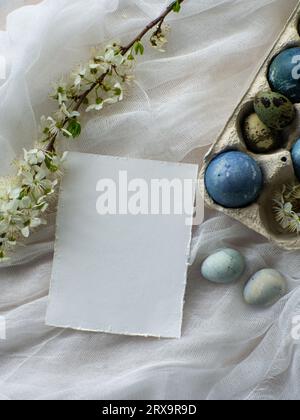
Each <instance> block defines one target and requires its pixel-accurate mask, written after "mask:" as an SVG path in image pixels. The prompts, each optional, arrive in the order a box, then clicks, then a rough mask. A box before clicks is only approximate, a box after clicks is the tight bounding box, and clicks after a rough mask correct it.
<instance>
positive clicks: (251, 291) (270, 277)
mask: <svg viewBox="0 0 300 420" xmlns="http://www.w3.org/2000/svg"><path fill="white" fill-rule="evenodd" d="M286 291H287V283H286V280H285V278H284V277H283V275H282V274H281V273H279V272H278V271H276V270H272V269H264V270H260V271H258V272H257V273H256V274H254V276H253V277H251V279H250V280H249V281H248V283H247V284H246V286H245V289H244V299H245V301H246V303H248V304H249V305H256V306H264V307H267V306H271V305H273V304H274V303H276V302H277V301H278V300H279V299H280V298H281V297H283V296H284V295H285V294H286Z"/></svg>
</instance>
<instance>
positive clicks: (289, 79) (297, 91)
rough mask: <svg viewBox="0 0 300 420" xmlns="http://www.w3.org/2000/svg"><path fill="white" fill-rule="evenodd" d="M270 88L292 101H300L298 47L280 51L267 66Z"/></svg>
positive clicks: (299, 57)
mask: <svg viewBox="0 0 300 420" xmlns="http://www.w3.org/2000/svg"><path fill="white" fill-rule="evenodd" d="M269 82H270V85H271V87H272V89H273V90H274V91H276V92H279V93H281V94H282V95H285V96H286V97H287V98H288V99H290V100H291V101H292V102H294V103H298V102H300V48H298V47H297V48H289V49H287V50H284V51H282V52H281V53H280V54H279V55H278V56H277V57H275V58H274V60H273V61H272V63H271V65H270V68H269Z"/></svg>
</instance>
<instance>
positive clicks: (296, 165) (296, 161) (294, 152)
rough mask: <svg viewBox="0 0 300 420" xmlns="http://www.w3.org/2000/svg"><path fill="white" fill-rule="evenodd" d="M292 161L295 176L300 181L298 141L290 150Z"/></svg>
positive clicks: (299, 145) (299, 149)
mask: <svg viewBox="0 0 300 420" xmlns="http://www.w3.org/2000/svg"><path fill="white" fill-rule="evenodd" d="M292 161H293V164H294V169H295V173H296V176H297V178H298V179H299V180H300V139H299V140H297V141H296V143H295V144H294V147H293V149H292Z"/></svg>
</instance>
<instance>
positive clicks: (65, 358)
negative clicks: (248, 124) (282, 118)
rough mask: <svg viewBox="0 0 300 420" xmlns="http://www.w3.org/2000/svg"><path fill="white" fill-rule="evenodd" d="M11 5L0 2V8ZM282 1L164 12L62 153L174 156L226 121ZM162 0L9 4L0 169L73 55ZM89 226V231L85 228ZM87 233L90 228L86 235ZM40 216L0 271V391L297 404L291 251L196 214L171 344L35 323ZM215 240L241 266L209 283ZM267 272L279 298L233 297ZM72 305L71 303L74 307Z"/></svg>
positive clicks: (31, 135)
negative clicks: (279, 287)
mask: <svg viewBox="0 0 300 420" xmlns="http://www.w3.org/2000/svg"><path fill="white" fill-rule="evenodd" d="M22 3H24V2H22V1H17V0H16V1H11V0H0V6H1V9H0V10H1V13H2V14H3V13H6V12H8V11H9V9H12V8H13V7H18V6H21V5H22ZM296 3H297V2H296V0H250V1H249V0H187V1H186V4H185V5H184V7H183V10H182V13H181V14H180V15H173V16H172V18H171V19H170V21H171V24H172V28H173V30H172V33H171V35H170V37H169V45H168V51H167V53H165V54H161V53H158V52H156V51H153V50H150V49H149V50H147V53H146V55H145V57H144V58H143V59H142V60H141V61H140V64H139V65H138V68H137V83H136V84H135V85H134V87H133V89H132V90H130V91H128V94H127V98H126V100H125V101H124V102H123V103H121V104H119V105H116V106H114V107H112V108H109V109H106V110H105V111H104V112H103V113H102V115H101V116H98V117H96V116H95V117H92V118H91V119H89V121H87V124H86V127H85V129H84V132H83V135H82V138H81V139H80V141H78V142H74V143H72V144H71V143H66V144H65V147H68V148H71V147H72V149H73V150H78V151H87V152H94V153H101V154H112V155H121V156H133V157H143V158H159V159H165V160H174V161H179V160H181V159H182V158H183V157H184V156H185V155H186V154H187V153H188V152H190V151H191V150H192V149H193V148H195V147H199V146H202V147H203V150H204V149H205V148H206V147H207V145H209V144H210V143H211V142H212V141H213V140H214V138H215V137H216V135H217V134H218V132H219V131H220V129H221V128H222V126H223V125H224V123H225V122H226V119H227V118H228V117H229V115H230V113H231V111H232V110H233V108H234V106H235V104H236V103H237V101H238V99H239V98H240V97H241V96H242V94H243V92H244V91H245V89H246V87H247V85H248V84H249V82H250V81H251V79H252V77H253V76H254V74H255V71H256V70H257V68H258V66H259V63H260V62H261V61H262V59H263V57H264V55H265V54H266V52H267V50H268V48H269V47H270V46H271V44H272V43H273V41H274V39H275V37H276V35H277V34H278V33H279V31H280V30H281V29H282V27H283V25H284V23H285V21H286V19H287V17H288V16H289V14H290V13H291V11H292V10H293V8H294V7H295V6H296ZM166 4H167V2H166V1H163V0H88V1H87V0H44V1H43V2H41V3H40V4H38V5H35V6H26V7H23V8H19V9H17V10H15V11H14V12H13V13H11V14H10V15H9V16H8V21H7V30H6V32H0V55H4V56H5V57H6V60H7V79H6V81H0V151H1V152H0V173H1V174H2V175H3V174H6V173H8V171H10V167H9V163H10V161H11V160H12V159H13V158H14V157H16V156H18V155H20V153H21V150H22V147H24V146H25V147H29V146H30V145H31V144H32V142H33V141H34V139H35V135H36V134H35V133H36V125H37V121H38V119H39V117H40V115H42V114H43V113H46V112H49V111H50V110H51V108H50V105H49V101H48V99H47V94H48V89H49V85H50V82H51V81H52V80H55V79H57V78H60V76H61V75H62V74H64V73H67V72H68V71H69V70H70V69H71V68H72V67H73V66H74V64H77V63H78V61H80V60H81V59H85V58H86V57H88V54H89V47H90V46H92V45H94V44H97V43H102V42H106V41H107V40H111V39H115V38H117V39H120V40H123V41H126V40H129V39H130V38H132V36H133V34H135V33H136V32H137V31H138V29H139V28H142V27H143V26H144V25H145V24H146V22H147V21H149V19H150V18H153V17H155V16H156V15H157V14H158V13H159V12H160V10H161V9H162V7H164V6H165V5H166ZM91 228H92V227H91ZM100 234H101V232H100ZM53 236H54V216H53V220H52V223H51V224H50V225H49V226H48V227H46V228H45V229H42V230H41V231H39V232H38V233H36V234H35V235H34V236H33V238H32V239H31V241H30V243H29V245H28V246H27V247H26V248H22V249H20V250H19V251H18V254H17V257H16V258H15V260H14V261H12V263H11V266H9V267H6V268H1V269H0V315H5V317H6V320H7V340H6V341H0V398H1V399H75V398H79V399H109V398H112V399H113V398H117V399H154V398H157V399H169V398H170V399H185V398H187V399H190V398H191V399H212V400H215V399H244V400H247V399H248V400H253V399H299V397H300V342H297V341H293V339H292V337H291V328H292V320H293V316H295V315H300V274H299V273H300V259H299V253H298V252H284V251H282V250H279V249H278V248H276V247H274V246H273V245H270V244H269V243H267V242H266V241H265V240H264V239H263V238H261V237H260V236H258V235H256V234H254V233H253V232H251V231H249V230H248V229H247V228H245V227H243V226H241V225H240V224H238V223H236V222H234V221H232V220H231V219H229V218H227V217H225V216H223V215H221V214H219V213H214V212H209V211H207V215H206V221H205V223H204V224H203V225H202V226H201V228H200V229H199V231H198V232H197V233H196V235H195V238H194V246H193V259H194V261H195V263H194V265H193V267H192V269H191V272H190V276H189V281H188V290H187V295H186V305H185V312H184V324H183V337H182V339H181V340H156V339H145V338H130V337H122V336H113V335H105V334H90V333H83V332H74V331H70V330H60V329H55V328H49V327H46V326H45V324H44V318H45V311H46V304H47V293H48V288H49V278H50V271H51V263H52V252H53ZM223 245H226V246H234V247H236V248H238V249H240V250H241V251H242V252H243V253H244V254H245V255H246V257H247V261H248V270H247V272H246V273H245V276H244V279H243V281H241V282H240V283H238V284H236V285H232V286H226V287H222V286H221V287H216V286H213V285H211V284H208V283H207V282H205V281H204V280H203V279H201V278H200V275H199V261H201V259H202V258H203V257H204V256H205V255H206V254H207V252H208V251H210V250H214V249H215V248H220V247H222V246H223ZM264 267H274V268H276V269H279V270H280V271H282V272H283V273H284V274H285V275H286V276H287V279H288V282H289V294H288V295H287V296H286V297H285V298H283V299H282V300H281V301H280V302H279V303H278V304H276V305H275V306H274V307H272V308H270V309H268V310H259V309H253V308H250V307H248V306H246V305H245V304H244V303H243V300H242V287H243V282H244V281H245V280H247V278H248V277H249V276H250V275H251V274H252V273H253V272H254V271H256V270H258V269H260V268H264ZM78 310H80V308H78Z"/></svg>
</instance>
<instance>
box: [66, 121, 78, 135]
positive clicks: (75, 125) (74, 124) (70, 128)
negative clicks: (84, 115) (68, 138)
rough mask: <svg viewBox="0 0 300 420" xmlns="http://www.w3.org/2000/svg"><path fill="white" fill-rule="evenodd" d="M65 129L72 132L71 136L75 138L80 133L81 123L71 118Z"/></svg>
mask: <svg viewBox="0 0 300 420" xmlns="http://www.w3.org/2000/svg"><path fill="white" fill-rule="evenodd" d="M67 131H68V132H69V133H71V134H72V137H73V138H74V139H75V138H76V137H79V136H80V134H81V124H80V122H79V121H77V120H76V119H75V118H73V119H72V120H71V121H70V122H69V124H68V126H67Z"/></svg>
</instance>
